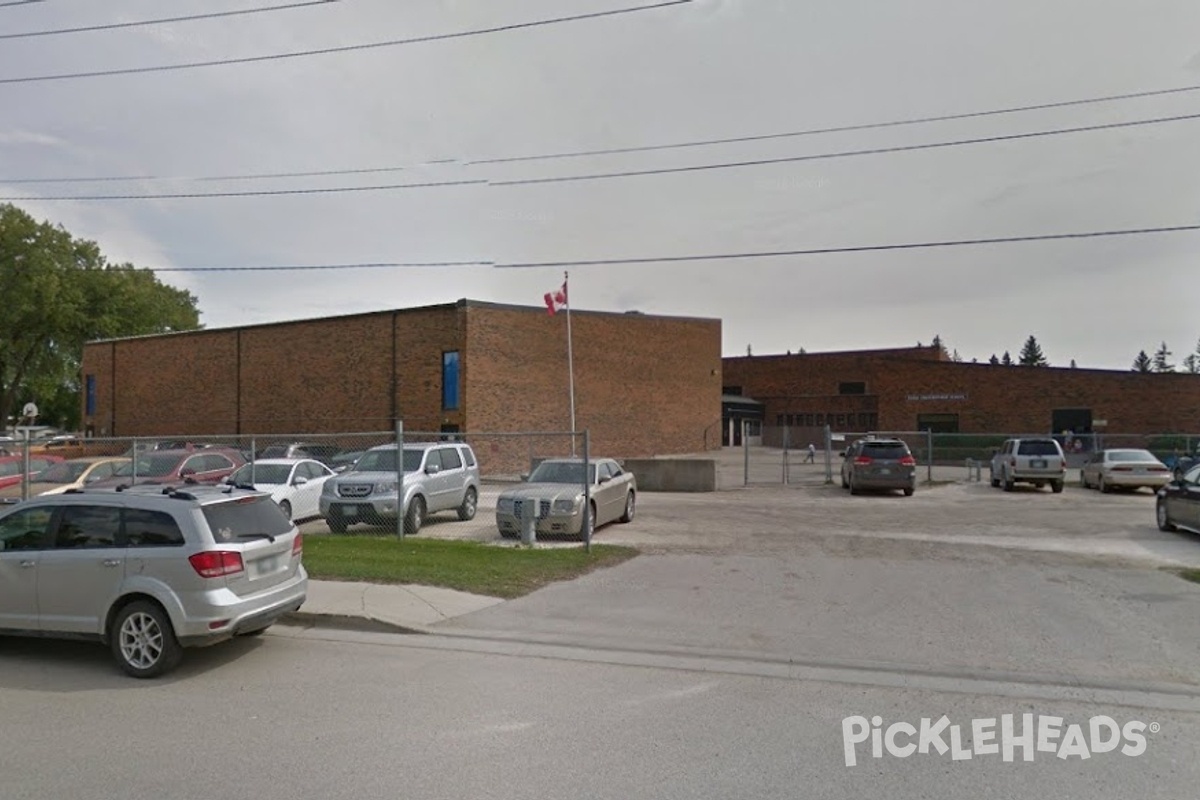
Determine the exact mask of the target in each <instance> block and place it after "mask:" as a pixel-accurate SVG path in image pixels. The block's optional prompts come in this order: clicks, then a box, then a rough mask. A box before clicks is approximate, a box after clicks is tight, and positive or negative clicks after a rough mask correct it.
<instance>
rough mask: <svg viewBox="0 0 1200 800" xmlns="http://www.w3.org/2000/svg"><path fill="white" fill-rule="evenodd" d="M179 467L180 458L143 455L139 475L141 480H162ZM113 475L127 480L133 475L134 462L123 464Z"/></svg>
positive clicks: (139, 459)
mask: <svg viewBox="0 0 1200 800" xmlns="http://www.w3.org/2000/svg"><path fill="white" fill-rule="evenodd" d="M177 466H179V456H163V455H153V454H143V455H141V457H139V458H138V459H137V474H138V477H139V478H161V477H162V476H163V475H170V474H171V473H172V472H174V471H175V468H176V467H177ZM113 475H116V476H117V477H119V478H127V477H131V476H132V475H133V462H132V461H131V462H128V463H125V464H122V465H121V466H119V467H117V468H116V469H114V470H113Z"/></svg>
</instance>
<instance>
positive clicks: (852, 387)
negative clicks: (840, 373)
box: [838, 381, 867, 394]
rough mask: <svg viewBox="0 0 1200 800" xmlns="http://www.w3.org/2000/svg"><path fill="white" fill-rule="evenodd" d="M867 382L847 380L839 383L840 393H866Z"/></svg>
mask: <svg viewBox="0 0 1200 800" xmlns="http://www.w3.org/2000/svg"><path fill="white" fill-rule="evenodd" d="M866 393H867V384H866V382H864V381H846V382H844V383H839V384H838V394H866Z"/></svg>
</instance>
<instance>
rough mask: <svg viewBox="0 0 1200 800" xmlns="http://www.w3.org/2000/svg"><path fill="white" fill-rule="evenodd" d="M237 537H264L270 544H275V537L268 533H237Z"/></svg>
mask: <svg viewBox="0 0 1200 800" xmlns="http://www.w3.org/2000/svg"><path fill="white" fill-rule="evenodd" d="M237 538H239V539H266V540H267V541H269V542H270V543H271V544H275V537H274V536H272V535H271V534H269V533H239V534H238V535H237Z"/></svg>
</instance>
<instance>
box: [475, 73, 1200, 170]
mask: <svg viewBox="0 0 1200 800" xmlns="http://www.w3.org/2000/svg"><path fill="white" fill-rule="evenodd" d="M1197 91H1200V85H1195V86H1180V87H1177V88H1173V89H1152V90H1149V91H1144V92H1129V93H1126V94H1111V95H1104V96H1101V97H1086V98H1082V99H1079V100H1062V101H1058V102H1053V103H1038V104H1036V105H1026V106H1009V107H1007V108H995V109H989V110H985V111H967V112H963V113H960V114H941V115H938V116H931V117H913V118H910V119H897V120H888V121H886V122H866V123H862V124H859V125H838V126H836V127H831V128H809V129H806V130H799V131H785V132H782V133H764V134H757V135H751V136H734V137H730V138H727V139H699V140H694V141H685V142H671V143H666V144H655V145H637V146H633V147H610V148H607V149H603V150H574V151H567V152H561V153H546V154H541V155H530V156H508V157H504V158H486V159H478V160H474V161H467V162H466V164H467V165H469V166H473V165H475V164H507V163H513V162H517V161H547V160H550V159H562V158H582V157H585V156H603V155H616V154H625V153H649V152H654V151H656V150H678V149H681V148H686V147H708V146H711V145H721V144H741V143H745V142H764V141H769V140H772V139H789V138H795V137H799V136H816V135H818V134H824V133H850V132H853V131H869V130H877V129H879V128H896V127H901V126H904V125H923V124H927V123H930V122H949V121H952V120H960V119H975V118H978V117H994V116H999V115H1002V114H1020V113H1024V112H1028V111H1045V110H1047V109H1052V108H1068V107H1071V106H1083V105H1093V104H1097V103H1112V102H1116V101H1119V100H1135V99H1139V98H1146V97H1162V96H1165V95H1172V94H1185V93H1188V92H1197Z"/></svg>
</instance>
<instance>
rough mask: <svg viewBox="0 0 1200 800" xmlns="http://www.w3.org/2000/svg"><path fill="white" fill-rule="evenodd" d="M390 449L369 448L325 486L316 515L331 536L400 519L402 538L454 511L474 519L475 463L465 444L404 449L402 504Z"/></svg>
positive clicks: (392, 448)
mask: <svg viewBox="0 0 1200 800" xmlns="http://www.w3.org/2000/svg"><path fill="white" fill-rule="evenodd" d="M396 451H397V447H396V445H395V444H384V445H379V446H378V447H372V448H371V449H370V450H368V451H367V452H365V453H363V454H362V456H361V457H360V458H359V459H358V461H356V462H354V466H352V467H351V468H350V469H348V470H347V471H345V472H342V473H340V474H338V475H337V476H335V477H332V478H330V479H329V480H327V481H325V485H324V487H323V488H322V490H321V516H323V517H324V518H325V522H326V523H327V524H328V525H329V530H330V531H332V532H333V533H345V532H346V528H347V527H348V526H350V525H354V524H355V523H359V522H364V523H367V524H370V525H389V524H391V525H394V524H395V523H396V518H397V517H398V516H403V517H404V530H405V532H406V533H416V532H417V531H419V530H421V525H422V524H424V522H425V517H426V516H428V515H429V514H436V513H438V512H439V511H454V512H456V513H457V514H458V518H459V519H461V520H470V519H474V518H475V511H476V508H477V507H478V505H479V463H478V462H477V461H476V460H475V453H474V451H472V450H471V448H470V446H469V445H466V444H462V443H449V442H428V443H421V444H406V445H404V501H403V503H401V501H400V492H399V489H398V486H397V484H398V483H399V477H400V476H399V470H398V469H397V463H396Z"/></svg>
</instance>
